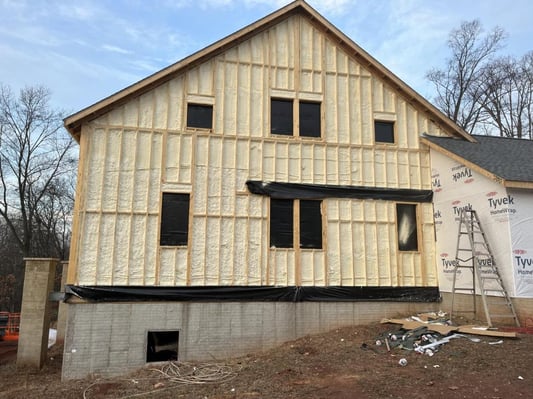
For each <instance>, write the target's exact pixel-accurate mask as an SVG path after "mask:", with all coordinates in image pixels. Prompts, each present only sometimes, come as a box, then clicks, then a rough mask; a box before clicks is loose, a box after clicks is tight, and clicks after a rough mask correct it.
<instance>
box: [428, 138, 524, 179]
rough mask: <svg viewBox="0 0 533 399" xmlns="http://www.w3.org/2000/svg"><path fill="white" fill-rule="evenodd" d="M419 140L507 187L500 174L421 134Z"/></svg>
mask: <svg viewBox="0 0 533 399" xmlns="http://www.w3.org/2000/svg"><path fill="white" fill-rule="evenodd" d="M420 141H421V142H422V143H423V144H426V145H427V146H428V147H429V148H431V149H434V150H435V151H437V152H439V153H441V154H442V155H445V156H447V157H448V158H451V159H453V160H454V161H456V162H459V163H461V164H463V165H465V166H466V167H468V168H470V169H472V170H474V171H476V172H478V173H479V174H481V175H483V176H485V177H486V178H488V179H490V180H491V181H493V182H495V183H498V184H501V185H502V186H505V187H509V186H508V185H507V183H508V182H507V181H506V180H505V179H504V178H503V177H501V176H498V175H496V174H494V173H492V172H489V171H488V170H486V169H484V168H482V167H481V166H479V165H477V164H475V163H473V162H471V161H469V160H467V159H465V158H463V157H461V156H460V155H457V154H456V153H454V152H452V151H450V150H447V149H446V148H443V147H441V146H440V145H438V144H436V143H433V142H432V141H430V140H428V139H427V138H426V137H424V136H421V137H420ZM532 188H533V183H532Z"/></svg>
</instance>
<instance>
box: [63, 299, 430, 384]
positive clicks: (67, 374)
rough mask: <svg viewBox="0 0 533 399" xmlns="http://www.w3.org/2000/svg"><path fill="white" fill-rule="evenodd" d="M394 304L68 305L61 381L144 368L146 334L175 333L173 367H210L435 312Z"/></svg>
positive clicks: (423, 306) (419, 305)
mask: <svg viewBox="0 0 533 399" xmlns="http://www.w3.org/2000/svg"><path fill="white" fill-rule="evenodd" d="M439 305H440V304H439V303H402V302H300V303H287V302H243V303H241V302H216V303H211V302H209V303H203V302H202V303H194V302H193V303H191V302H155V303H148V302H138V303H97V304H94V303H93V304H70V305H69V309H68V324H67V334H66V338H65V347H64V356H63V371H62V378H63V379H76V378H83V377H86V376H89V375H99V376H111V375H120V374H125V373H127V372H129V371H131V370H135V369H138V368H141V367H144V366H145V365H146V346H147V332H148V331H164V330H178V331H179V353H178V360H180V361H191V360H199V361H202V360H213V358H215V359H224V358H228V357H237V356H242V355H246V354H248V353H252V352H258V351H262V350H266V349H270V348H273V347H275V346H276V345H279V344H281V343H283V342H286V341H290V340H294V339H296V338H299V337H302V336H305V335H308V334H316V333H321V332H326V331H329V330H332V329H335V328H339V327H343V326H349V325H357V324H365V323H369V322H374V321H379V320H380V319H382V318H384V317H393V316H398V315H404V316H405V315H410V314H414V313H417V312H424V311H435V310H439V308H440V306H439Z"/></svg>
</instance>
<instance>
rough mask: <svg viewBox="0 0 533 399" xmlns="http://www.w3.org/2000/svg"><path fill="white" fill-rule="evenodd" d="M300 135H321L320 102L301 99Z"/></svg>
mask: <svg viewBox="0 0 533 399" xmlns="http://www.w3.org/2000/svg"><path fill="white" fill-rule="evenodd" d="M299 134H300V136H306V137H320V135H321V128H320V103H313V102H305V101H300V132H299Z"/></svg>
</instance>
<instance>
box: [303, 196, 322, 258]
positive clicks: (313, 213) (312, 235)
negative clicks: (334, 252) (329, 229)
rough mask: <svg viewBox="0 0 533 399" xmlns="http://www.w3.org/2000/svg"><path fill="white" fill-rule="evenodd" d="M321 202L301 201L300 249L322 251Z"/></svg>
mask: <svg viewBox="0 0 533 399" xmlns="http://www.w3.org/2000/svg"><path fill="white" fill-rule="evenodd" d="M321 202H322V201H316V200H300V248H314V249H322V211H321Z"/></svg>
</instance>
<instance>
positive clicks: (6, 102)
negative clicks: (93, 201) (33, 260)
mask: <svg viewBox="0 0 533 399" xmlns="http://www.w3.org/2000/svg"><path fill="white" fill-rule="evenodd" d="M64 116H65V115H64V112H61V111H59V110H56V109H53V108H52V107H51V106H50V90H49V89H47V88H45V87H41V86H34V87H25V88H23V89H21V90H20V93H19V94H18V95H15V93H13V91H12V90H11V89H10V88H9V87H8V86H5V85H2V86H0V310H7V311H17V310H19V309H20V302H21V292H22V284H23V279H24V267H23V265H24V263H23V259H24V258H26V257H51V258H58V259H60V260H62V259H66V258H67V256H68V249H69V241H70V219H71V214H72V207H73V201H74V197H73V193H74V184H75V173H76V164H77V161H76V160H77V156H76V151H75V149H76V148H75V146H74V141H73V140H72V138H71V137H70V136H69V135H68V134H67V132H66V131H65V130H64V129H63V117H64Z"/></svg>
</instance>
